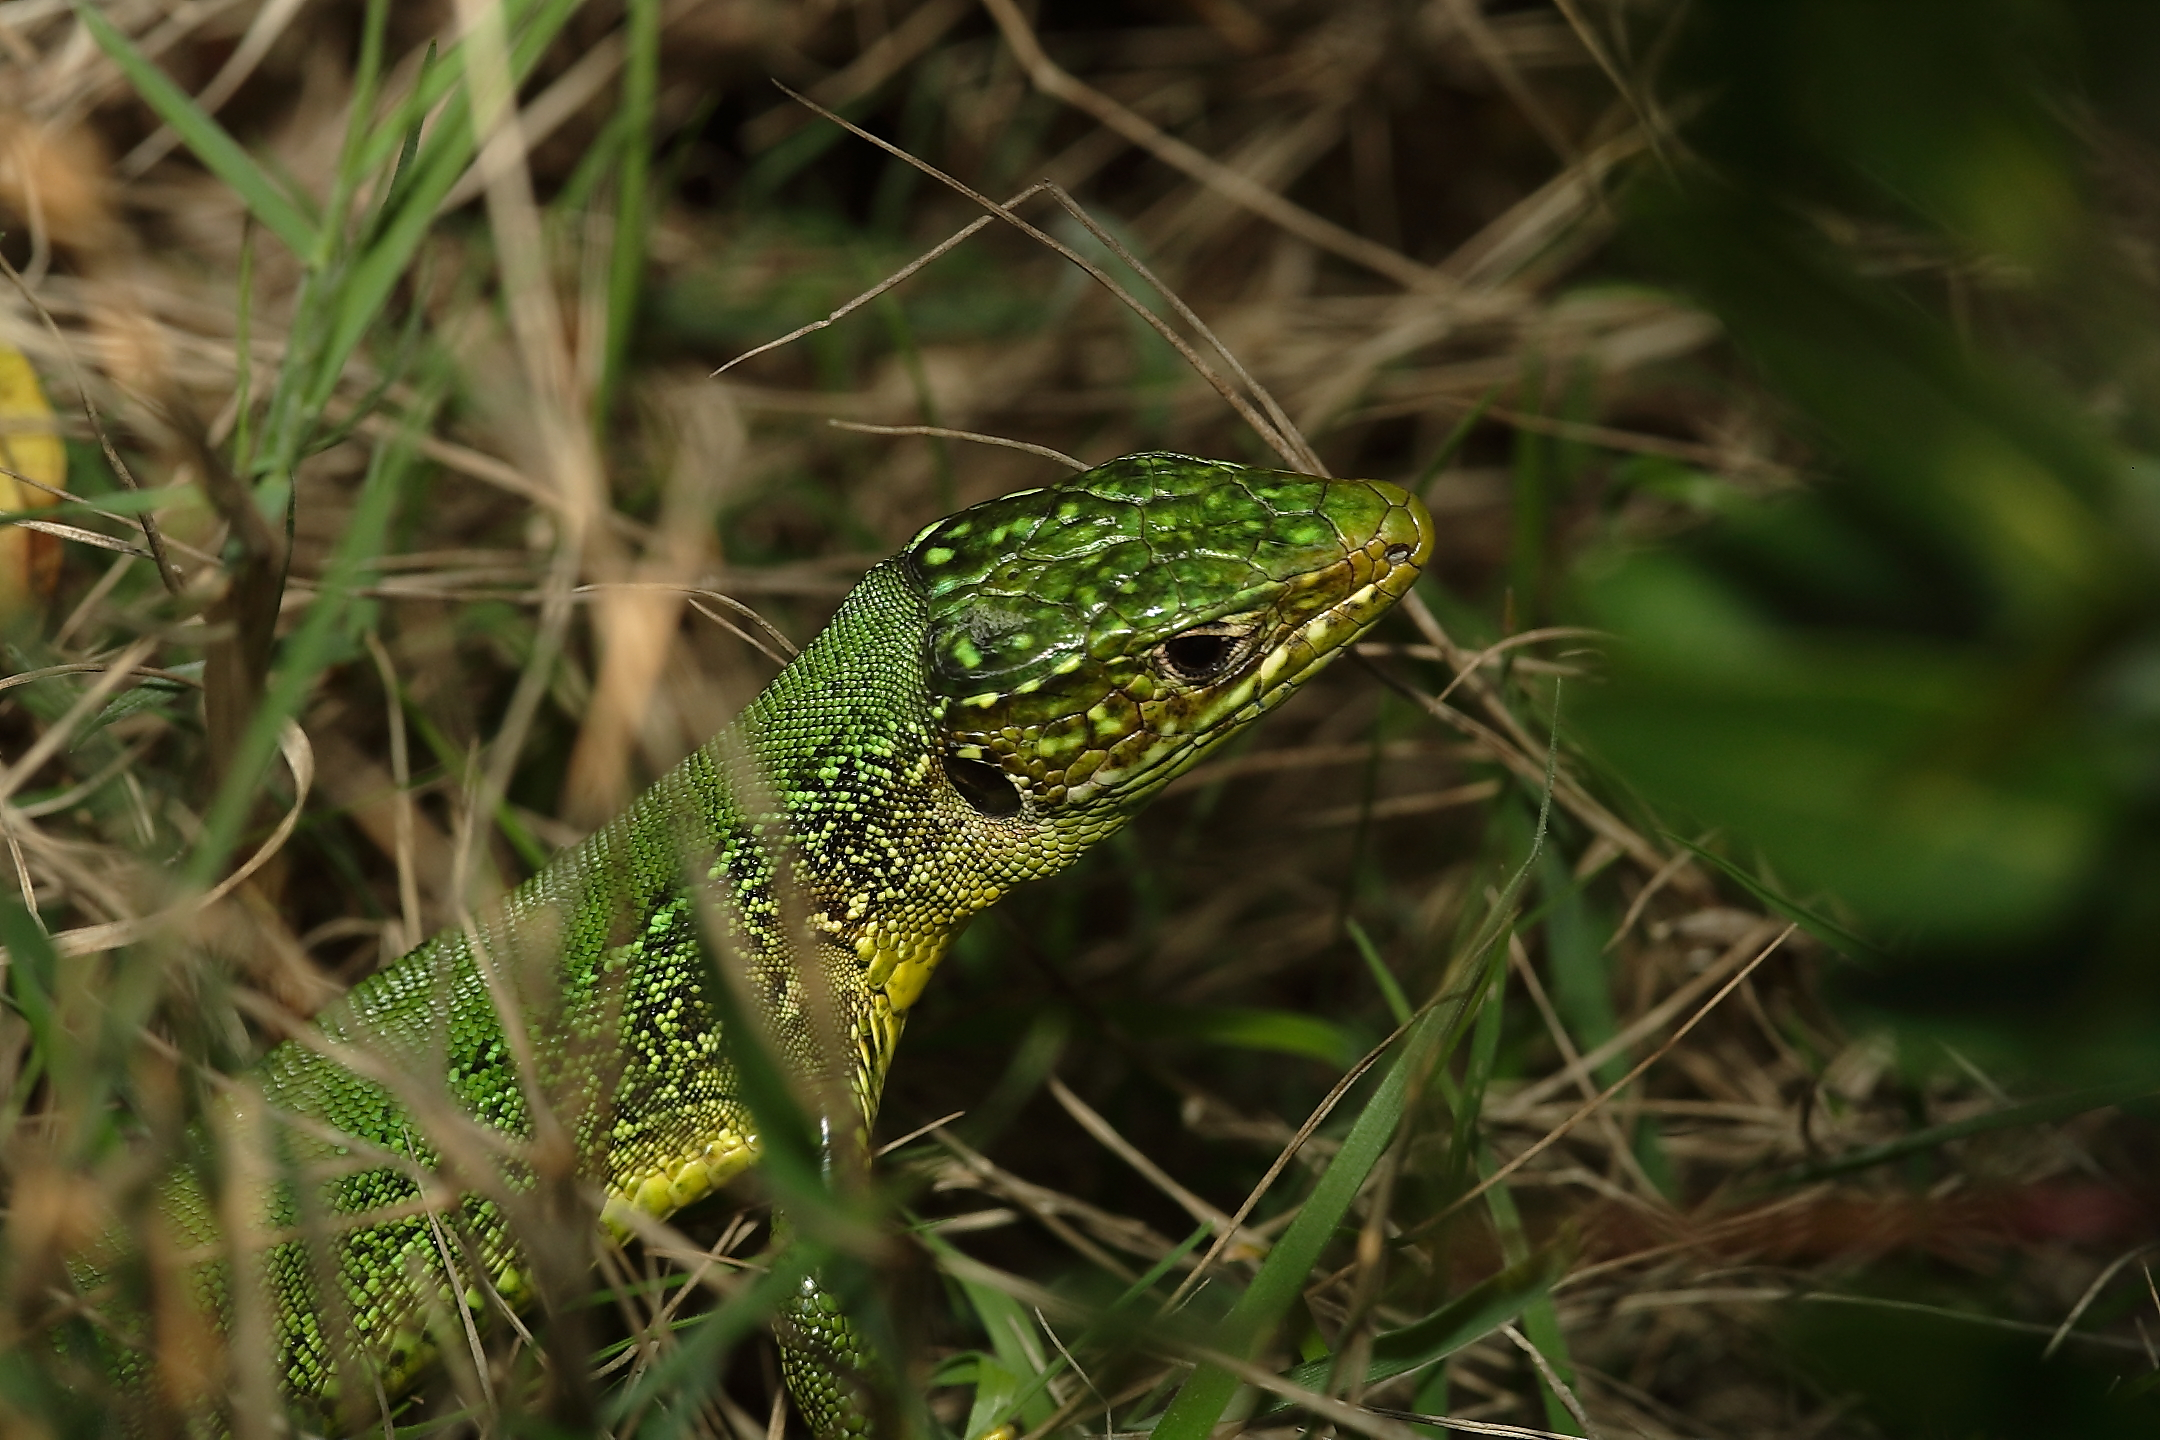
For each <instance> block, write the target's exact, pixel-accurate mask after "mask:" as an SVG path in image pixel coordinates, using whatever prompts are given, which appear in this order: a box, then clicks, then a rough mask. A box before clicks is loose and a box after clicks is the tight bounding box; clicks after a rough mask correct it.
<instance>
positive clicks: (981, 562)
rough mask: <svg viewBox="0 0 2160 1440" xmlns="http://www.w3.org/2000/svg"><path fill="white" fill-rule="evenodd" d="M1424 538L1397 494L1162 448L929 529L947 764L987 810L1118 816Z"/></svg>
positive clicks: (917, 571) (1411, 562) (1214, 736)
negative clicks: (1204, 458)
mask: <svg viewBox="0 0 2160 1440" xmlns="http://www.w3.org/2000/svg"><path fill="white" fill-rule="evenodd" d="M1432 542H1433V527H1432V517H1431V516H1430V515H1429V514H1428V513H1427V512H1426V509H1425V507H1424V505H1422V504H1421V503H1419V501H1418V500H1417V498H1416V497H1415V496H1413V495H1411V494H1410V493H1408V492H1407V491H1405V490H1403V489H1401V488H1400V487H1398V486H1394V485H1388V484H1384V483H1382V482H1379V481H1373V480H1323V479H1320V478H1318V477H1315V476H1311V475H1298V474H1292V473H1288V472H1284V471H1277V470H1255V469H1249V468H1247V467H1244V466H1241V465H1231V464H1226V463H1223V462H1221V461H1214V460H1196V459H1192V458H1190V457H1188V456H1184V455H1171V454H1140V455H1128V456H1126V457H1124V458H1123V459H1120V460H1113V461H1111V462H1110V463H1109V464H1107V465H1102V466H1098V467H1097V468H1095V469H1093V470H1090V471H1087V472H1086V473H1084V474H1081V475H1076V476H1074V477H1073V478H1071V479H1069V480H1067V481H1065V482H1064V483H1063V484H1061V485H1056V486H1052V487H1049V488H1047V489H1042V490H1026V491H1021V492H1019V493H1018V494H1014V495H1007V496H1005V497H1003V498H1001V499H997V500H991V501H988V502H986V503H984V504H981V505H976V506H973V507H971V508H970V509H967V510H963V511H961V512H959V513H958V514H956V515H952V516H949V517H948V518H946V519H944V520H940V521H938V522H937V523H936V524H934V525H931V526H929V527H928V528H927V529H925V530H923V531H922V532H921V533H920V534H918V535H917V536H916V537H915V539H914V540H913V541H912V542H911V543H910V544H909V546H908V549H907V551H906V552H905V556H904V563H905V564H906V565H907V566H908V567H909V569H910V570H911V571H912V573H913V575H914V576H915V578H916V580H917V581H918V582H919V583H920V585H921V586H922V589H923V591H924V593H925V594H926V595H927V597H928V601H929V619H930V625H929V630H928V639H927V645H928V652H927V655H926V657H925V659H926V665H927V670H928V675H929V683H930V689H931V693H932V697H933V703H934V704H935V705H936V707H937V710H938V716H937V722H936V723H937V725H938V727H939V730H940V732H941V733H940V735H939V737H938V738H939V741H940V743H941V745H942V748H943V753H944V759H945V770H946V774H947V776H948V777H949V778H950V779H951V781H952V783H953V785H954V787H955V788H956V789H957V790H959V791H960V793H961V794H962V796H964V797H965V798H966V799H967V801H968V803H969V804H970V805H972V806H973V807H974V808H975V809H976V810H978V811H980V812H982V813H984V814H985V815H989V816H1013V817H1015V818H1017V819H1024V820H1035V821H1038V822H1049V823H1050V824H1052V825H1054V826H1056V827H1057V828H1059V829H1085V830H1100V829H1102V828H1104V827H1108V826H1115V825H1116V824H1117V823H1118V822H1119V821H1121V820H1122V819H1123V818H1124V817H1125V816H1126V815H1128V814H1130V813H1131V812H1132V811H1134V810H1136V809H1138V808H1139V807H1140V806H1141V805H1142V804H1143V803H1144V802H1145V801H1146V800H1147V799H1148V798H1149V797H1150V796H1152V795H1153V794H1155V792H1157V791H1158V790H1160V789H1161V788H1162V787H1163V786H1164V785H1165V784H1167V783H1168V782H1169V781H1170V780H1171V779H1172V778H1174V777H1175V776H1177V775H1178V774H1180V773H1181V772H1183V771H1184V770H1186V769H1187V768H1189V767H1190V766H1192V765H1193V764H1194V763H1195V762H1197V761H1198V760H1200V759H1201V758H1202V757H1203V756H1205V755H1206V754H1208V752H1210V751H1211V750H1213V749H1215V748H1216V747H1217V746H1219V745H1221V744H1222V743H1223V742H1224V741H1226V740H1228V739H1229V738H1230V737H1231V736H1233V735H1235V734H1237V733H1238V732H1239V731H1241V730H1243V729H1244V728H1245V727H1246V726H1247V725H1249V724H1251V723H1252V722H1253V721H1254V720H1256V719H1258V718H1259V717H1260V716H1261V715H1263V714H1265V713H1266V712H1267V711H1269V710H1271V709H1273V708H1274V707H1275V706H1277V705H1279V704H1281V703H1282V702H1283V701H1284V700H1285V699H1287V698H1289V696H1290V695H1291V694H1292V692H1294V691H1295V690H1296V689H1297V687H1298V686H1299V685H1300V684H1301V683H1303V682H1304V681H1306V680H1308V679H1310V678H1311V677H1312V676H1313V675H1314V674H1316V673H1318V671H1319V670H1320V669H1321V668H1322V667H1324V666H1325V665H1326V664H1327V663H1328V662H1329V661H1331V660H1333V659H1334V658H1335V657H1336V656H1338V655H1339V654H1341V653H1342V651H1343V648H1344V647H1345V646H1346V645H1348V644H1349V642H1351V641H1353V640H1355V639H1356V638H1357V637H1358V636H1360V635H1362V634H1363V633H1364V632H1365V631H1366V630H1367V629H1369V628H1370V627H1371V626H1372V625H1373V623H1374V622H1375V621H1377V620H1378V619H1379V618H1380V616H1381V615H1382V614H1384V613H1385V612H1386V611H1387V609H1388V608H1389V607H1390V606H1392V605H1393V604H1394V603H1395V602H1396V601H1397V600H1399V599H1401V598H1402V597H1403V595H1404V594H1405V593H1407V592H1408V590H1409V588H1410V586H1411V585H1412V584H1413V583H1414V582H1415V581H1416V580H1417V577H1418V572H1419V571H1420V569H1422V567H1423V566H1424V564H1425V562H1426V559H1427V558H1428V557H1429V555H1430V554H1431V552H1432Z"/></svg>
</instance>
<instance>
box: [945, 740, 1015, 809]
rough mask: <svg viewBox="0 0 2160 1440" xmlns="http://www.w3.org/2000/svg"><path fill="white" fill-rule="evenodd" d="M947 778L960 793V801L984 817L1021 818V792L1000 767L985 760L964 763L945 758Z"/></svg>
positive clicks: (951, 756) (965, 761)
mask: <svg viewBox="0 0 2160 1440" xmlns="http://www.w3.org/2000/svg"><path fill="white" fill-rule="evenodd" d="M945 778H946V779H948V780H950V781H952V787H953V789H955V790H958V791H959V792H960V798H961V799H963V800H965V801H967V803H968V804H970V805H972V806H973V807H975V810H976V813H978V814H982V815H992V816H1005V815H1013V814H1017V813H1018V812H1019V809H1020V791H1019V790H1018V789H1017V788H1016V787H1015V786H1014V785H1013V783H1012V780H1011V779H1010V778H1009V777H1008V776H1007V775H1006V774H1005V772H1004V771H1003V770H1000V769H998V767H997V766H995V765H991V764H988V763H986V762H984V761H981V760H963V759H961V758H960V757H959V756H958V755H947V756H946V757H945Z"/></svg>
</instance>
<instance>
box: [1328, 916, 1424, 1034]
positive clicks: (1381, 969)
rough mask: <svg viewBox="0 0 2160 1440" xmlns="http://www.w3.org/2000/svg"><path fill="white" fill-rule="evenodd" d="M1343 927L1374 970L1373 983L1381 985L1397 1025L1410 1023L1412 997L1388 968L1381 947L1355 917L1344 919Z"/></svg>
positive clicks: (1369, 968)
mask: <svg viewBox="0 0 2160 1440" xmlns="http://www.w3.org/2000/svg"><path fill="white" fill-rule="evenodd" d="M1343 928H1344V929H1345V930H1348V931H1349V932H1350V940H1351V943H1352V944H1354V945H1356V946H1357V952H1358V955H1359V956H1360V957H1361V958H1362V959H1363V960H1364V961H1365V968H1366V969H1368V970H1370V971H1372V977H1373V983H1374V984H1375V985H1378V986H1379V987H1380V995H1381V998H1382V999H1384V1000H1386V1001H1387V1007H1388V1013H1389V1014H1391V1015H1393V1016H1394V1017H1395V1023H1396V1024H1397V1025H1407V1024H1409V1023H1410V1013H1411V1012H1410V999H1409V997H1408V996H1406V995H1404V994H1403V988H1402V986H1401V984H1400V983H1398V982H1397V981H1396V979H1395V972H1394V971H1392V970H1390V969H1388V967H1387V961H1386V960H1384V959H1382V958H1381V956H1380V947H1379V946H1377V945H1375V944H1373V940H1372V936H1370V935H1368V934H1366V933H1365V927H1364V926H1362V925H1360V924H1358V922H1357V921H1356V920H1354V919H1346V920H1344V921H1343Z"/></svg>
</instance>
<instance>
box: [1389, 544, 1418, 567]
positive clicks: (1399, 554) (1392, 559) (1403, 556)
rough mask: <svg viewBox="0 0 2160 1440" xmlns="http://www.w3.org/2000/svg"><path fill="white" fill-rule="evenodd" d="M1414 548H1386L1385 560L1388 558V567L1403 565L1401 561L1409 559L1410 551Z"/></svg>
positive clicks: (1392, 546) (1407, 546)
mask: <svg viewBox="0 0 2160 1440" xmlns="http://www.w3.org/2000/svg"><path fill="white" fill-rule="evenodd" d="M1414 548H1415V547H1413V546H1409V545H1390V546H1388V547H1387V558H1388V563H1389V564H1390V565H1400V564H1402V563H1403V561H1405V560H1408V559H1409V558H1410V554H1411V551H1412V550H1413V549H1414Z"/></svg>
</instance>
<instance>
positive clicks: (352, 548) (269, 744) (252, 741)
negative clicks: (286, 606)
mask: <svg viewBox="0 0 2160 1440" xmlns="http://www.w3.org/2000/svg"><path fill="white" fill-rule="evenodd" d="M433 410H434V403H433V402H432V401H426V402H423V404H422V405H421V406H419V407H418V408H417V409H416V410H415V412H414V414H413V415H411V416H410V417H409V418H408V427H407V429H406V430H405V431H403V432H401V433H400V434H399V435H398V437H397V438H396V439H395V440H392V441H390V442H388V443H386V444H384V445H381V446H379V447H377V449H376V451H375V454H374V457H373V460H372V463H371V464H370V465H369V466H368V472H367V476H366V478H365V480H364V481H363V482H362V484H361V489H360V498H359V501H358V503H357V504H356V505H355V506H354V509H353V516H352V520H351V522H350V523H349V524H348V525H347V527H346V530H345V534H344V535H343V536H342V537H341V538H340V539H339V541H338V546H337V549H336V550H335V551H334V552H333V553H332V556H331V560H330V565H329V568H328V570H327V571H326V573H325V574H324V576H323V580H322V588H321V589H320V590H319V591H318V592H317V594H316V597H315V603H314V604H313V605H311V606H310V607H308V613H307V618H306V619H304V620H303V621H301V623H300V628H299V629H298V630H297V631H296V632H295V633H294V634H293V636H292V638H291V639H290V640H289V641H287V642H286V645H285V647H284V654H283V656H282V657H281V658H282V663H280V664H279V665H278V667H277V668H276V669H275V670H274V671H273V672H272V673H271V679H270V683H269V685H268V687H267V688H266V690H265V692H264V695H263V702H262V704H261V705H260V706H259V707H258V708H257V709H256V712H255V714H254V715H253V716H252V717H251V718H250V720H249V722H248V728H247V731H246V733H245V734H244V735H243V736H242V738H241V743H240V746H239V750H238V753H237V754H236V755H235V756H234V757H233V765H232V770H231V772H230V773H229V774H228V775H227V776H226V777H225V782H224V784H223V785H221V786H220V787H219V789H218V794H217V796H216V798H215V799H214V800H213V801H212V802H211V805H210V809H209V813H208V814H207V815H206V816H205V817H204V820H203V834H202V839H201V841H200V842H199V843H198V844H197V845H196V847H195V850H194V853H193V854H191V855H190V856H189V857H188V863H187V866H186V868H185V870H184V871H183V872H182V873H183V876H184V878H185V881H186V883H187V884H188V885H190V886H191V887H196V888H207V887H208V886H209V885H210V884H211V882H212V881H214V880H215V879H216V877H217V876H218V874H219V873H220V872H222V871H223V870H224V868H225V861H226V858H227V857H228V856H229V855H230V854H231V853H232V849H233V846H234V844H235V843H236V841H237V839H238V836H239V830H240V826H241V825H242V824H243V823H244V822H245V821H246V818H247V815H248V811H249V809H250V808H251V807H252V805H253V802H254V797H255V787H256V785H257V784H258V783H259V782H260V780H261V778H262V775H263V772H264V771H265V770H266V769H267V768H268V767H269V764H270V757H271V756H272V755H274V754H275V753H276V752H277V745H278V736H279V734H280V732H281V731H282V730H283V729H284V726H285V722H286V721H287V720H288V719H290V718H291V717H292V716H294V715H297V714H298V713H299V712H300V710H301V708H302V706H303V705H304V704H305V703H306V700H307V693H308V690H309V689H310V687H312V686H313V685H314V683H315V677H316V676H317V675H319V674H321V673H322V670H323V667H324V666H326V665H328V664H329V663H330V660H331V656H332V653H333V649H334V647H335V644H336V641H337V638H338V631H339V627H340V625H341V624H342V622H343V620H344V618H345V614H346V611H347V610H348V609H349V608H350V606H351V605H352V603H353V591H354V590H355V589H357V588H358V587H359V585H360V583H361V579H362V572H363V571H364V570H365V569H366V568H367V565H368V563H369V562H370V561H372V560H373V559H374V558H375V556H376V555H378V554H379V553H381V550H382V545H383V540H384V537H385V536H386V535H387V534H388V532H389V527H390V517H391V515H392V513H393V511H394V510H395V508H396V505H397V499H398V495H399V493H400V491H401V490H402V488H403V485H404V479H405V474H406V471H407V469H408V468H409V467H410V465H411V463H412V456H413V436H414V435H415V434H416V433H418V431H419V429H421V428H422V427H424V426H425V424H426V423H427V419H428V417H429V416H430V415H432V413H433Z"/></svg>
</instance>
